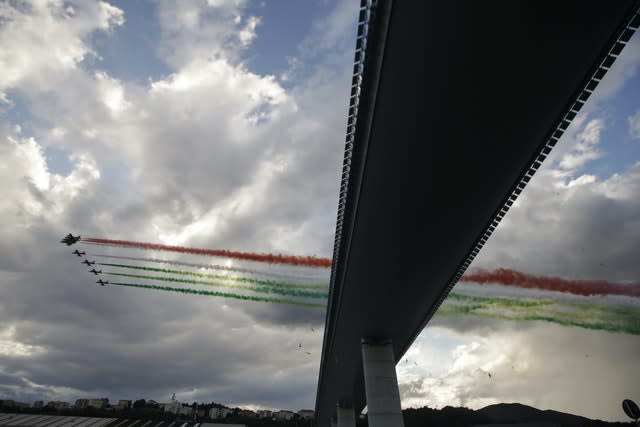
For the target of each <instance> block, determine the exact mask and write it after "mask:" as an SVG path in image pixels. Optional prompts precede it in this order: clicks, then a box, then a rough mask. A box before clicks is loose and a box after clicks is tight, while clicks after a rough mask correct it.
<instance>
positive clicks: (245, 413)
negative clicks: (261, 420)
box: [238, 409, 258, 418]
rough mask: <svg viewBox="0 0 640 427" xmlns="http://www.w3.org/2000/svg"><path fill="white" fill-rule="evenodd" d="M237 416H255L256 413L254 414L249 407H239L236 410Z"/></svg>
mask: <svg viewBox="0 0 640 427" xmlns="http://www.w3.org/2000/svg"><path fill="white" fill-rule="evenodd" d="M238 416H240V417H247V418H256V417H257V416H258V414H256V413H255V412H253V411H252V410H250V409H241V410H239V411H238Z"/></svg>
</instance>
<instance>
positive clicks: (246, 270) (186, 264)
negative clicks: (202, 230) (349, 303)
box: [91, 254, 328, 286]
mask: <svg viewBox="0 0 640 427" xmlns="http://www.w3.org/2000/svg"><path fill="white" fill-rule="evenodd" d="M91 256H94V257H99V258H110V259H121V260H126V261H140V262H152V263H156V264H167V265H175V266H179V267H193V268H206V269H207V270H223V271H233V272H236V273H248V274H255V275H259V276H271V277H279V278H282V279H296V278H297V279H307V280H309V279H314V277H312V276H304V275H302V274H299V275H298V274H279V273H274V272H271V271H262V270H255V269H252V268H244V267H235V266H233V267H230V266H227V265H220V264H204V263H197V262H185V261H174V260H167V259H160V258H143V257H133V256H120V255H104V254H91ZM327 286H328V285H327Z"/></svg>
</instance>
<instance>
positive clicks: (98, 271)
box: [89, 268, 102, 276]
mask: <svg viewBox="0 0 640 427" xmlns="http://www.w3.org/2000/svg"><path fill="white" fill-rule="evenodd" d="M89 273H93V274H95V275H96V276H97V275H98V274H100V273H102V270H96V269H95V268H94V269H92V270H89Z"/></svg>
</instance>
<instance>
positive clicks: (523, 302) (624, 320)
mask: <svg viewBox="0 0 640 427" xmlns="http://www.w3.org/2000/svg"><path fill="white" fill-rule="evenodd" d="M436 315H439V316H461V315H469V316H479V317H486V318H492V319H500V320H512V321H531V320H540V321H546V322H551V323H556V324H559V325H563V326H575V327H580V328H586V329H595V330H604V331H610V332H622V333H627V334H633V335H640V310H638V309H634V308H632V307H630V306H606V305H597V304H591V303H577V302H576V303H573V302H571V303H570V302H562V301H554V300H549V299H512V298H494V297H479V296H470V295H464V294H459V293H451V294H449V297H448V298H447V300H445V303H444V304H443V305H442V306H441V307H440V309H439V310H438V312H437V313H436Z"/></svg>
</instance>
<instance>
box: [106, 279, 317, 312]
mask: <svg viewBox="0 0 640 427" xmlns="http://www.w3.org/2000/svg"><path fill="white" fill-rule="evenodd" d="M110 285H114V286H126V287H130V288H140V289H149V290H156V291H165V292H176V293H180V294H188V295H204V296H212V297H222V298H233V299H238V300H243V301H255V302H271V303H275V304H287V305H297V306H300V307H316V308H325V307H326V306H325V305H324V304H316V303H311V302H303V301H293V300H285V299H279V298H264V297H256V296H251V295H239V294H232V293H228V292H214V291H199V290H195V289H188V288H172V287H170V286H156V285H142V284H139V283H120V282H113V283H110Z"/></svg>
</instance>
